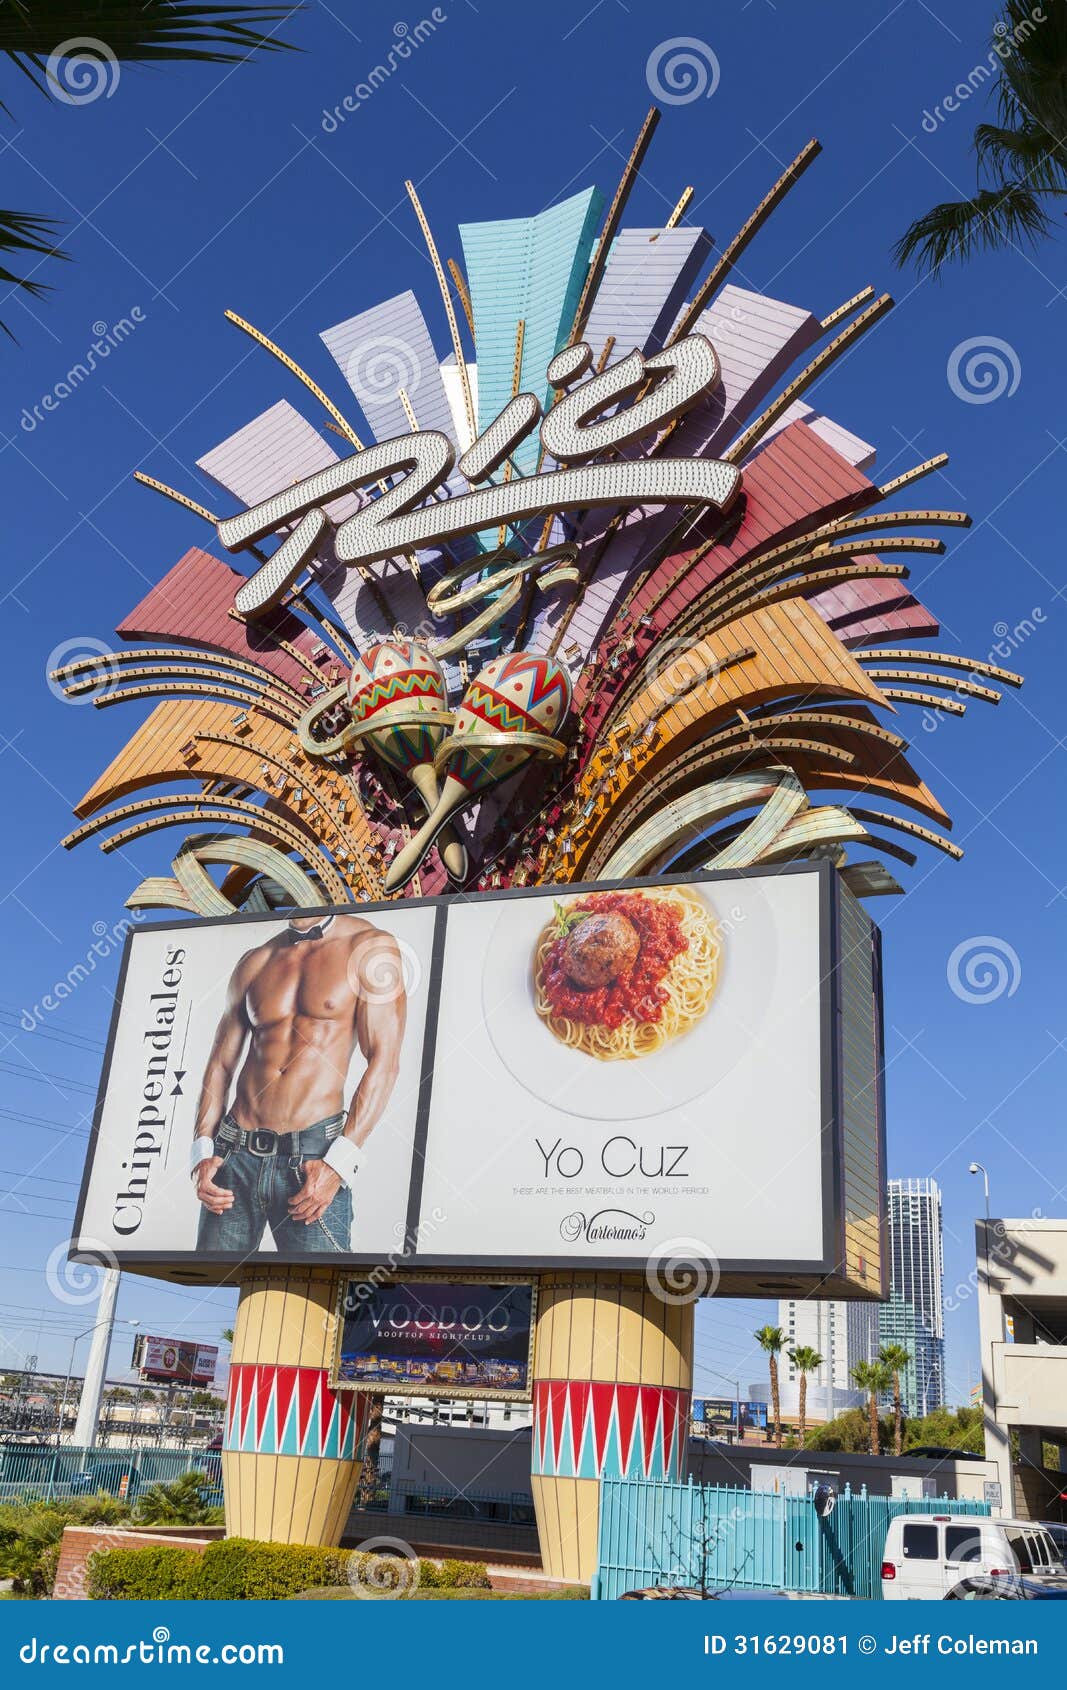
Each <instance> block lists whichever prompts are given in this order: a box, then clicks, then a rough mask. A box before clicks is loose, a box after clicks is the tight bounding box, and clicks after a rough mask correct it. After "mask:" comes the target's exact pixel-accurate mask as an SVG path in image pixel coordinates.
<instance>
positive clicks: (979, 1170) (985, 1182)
mask: <svg viewBox="0 0 1067 1690" xmlns="http://www.w3.org/2000/svg"><path fill="white" fill-rule="evenodd" d="M967 1172H968V1173H969V1174H981V1176H982V1186H983V1188H984V1190H985V1218H986V1220H988V1219H989V1175H988V1173H987V1172H986V1170H985V1168H984V1167H983V1166H982V1164H981V1162H972V1163H971V1165H970V1167H969V1168H968V1169H967Z"/></svg>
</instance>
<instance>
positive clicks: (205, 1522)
mask: <svg viewBox="0 0 1067 1690" xmlns="http://www.w3.org/2000/svg"><path fill="white" fill-rule="evenodd" d="M210 1490H211V1481H210V1480H209V1479H208V1477H207V1475H206V1474H205V1473H200V1472H196V1471H192V1472H189V1473H181V1474H179V1476H178V1478H176V1479H172V1480H171V1481H170V1483H169V1484H155V1485H149V1486H148V1487H147V1489H146V1490H143V1491H142V1492H141V1494H140V1496H139V1497H138V1498H137V1501H136V1503H135V1504H134V1510H133V1512H134V1517H135V1519H136V1520H137V1523H138V1524H139V1525H142V1526H214V1525H221V1524H222V1518H223V1511H222V1509H221V1508H220V1507H219V1505H218V1503H214V1502H207V1501H206V1500H205V1498H206V1497H207V1494H208V1492H209V1491H210Z"/></svg>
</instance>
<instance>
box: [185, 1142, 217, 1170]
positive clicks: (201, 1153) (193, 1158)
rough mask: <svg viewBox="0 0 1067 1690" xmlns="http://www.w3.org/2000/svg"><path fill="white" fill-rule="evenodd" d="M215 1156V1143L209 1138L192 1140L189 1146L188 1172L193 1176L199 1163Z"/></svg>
mask: <svg viewBox="0 0 1067 1690" xmlns="http://www.w3.org/2000/svg"><path fill="white" fill-rule="evenodd" d="M214 1154H215V1142H214V1140H213V1139H210V1138H203V1137H201V1138H194V1139H193V1142H192V1144H191V1145H190V1146H189V1172H190V1173H191V1174H195V1173H196V1170H197V1168H198V1167H199V1166H200V1164H201V1162H206V1161H207V1159H208V1157H209V1156H214Z"/></svg>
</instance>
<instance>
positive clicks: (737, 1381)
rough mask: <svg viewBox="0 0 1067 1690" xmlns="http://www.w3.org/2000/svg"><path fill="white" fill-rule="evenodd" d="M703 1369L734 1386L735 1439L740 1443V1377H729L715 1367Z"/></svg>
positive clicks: (715, 1377)
mask: <svg viewBox="0 0 1067 1690" xmlns="http://www.w3.org/2000/svg"><path fill="white" fill-rule="evenodd" d="M703 1371H704V1372H705V1373H710V1374H711V1375H712V1377H713V1378H714V1379H723V1380H725V1382H726V1384H727V1385H732V1386H733V1388H734V1407H735V1408H736V1410H737V1441H738V1443H740V1442H741V1381H740V1379H731V1378H730V1375H729V1374H728V1373H720V1372H719V1371H718V1369H717V1368H715V1367H705V1368H704V1369H703Z"/></svg>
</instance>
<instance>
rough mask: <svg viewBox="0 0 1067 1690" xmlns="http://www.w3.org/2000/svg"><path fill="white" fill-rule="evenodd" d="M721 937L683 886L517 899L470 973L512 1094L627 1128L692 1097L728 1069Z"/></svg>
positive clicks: (732, 1045)
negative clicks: (515, 1090)
mask: <svg viewBox="0 0 1067 1690" xmlns="http://www.w3.org/2000/svg"><path fill="white" fill-rule="evenodd" d="M730 974H731V971H730V970H729V969H728V968H727V967H726V965H725V933H724V931H723V928H722V924H721V922H720V921H719V919H718V918H717V916H716V914H715V911H714V909H713V908H712V905H711V904H710V903H709V902H708V900H707V899H706V898H705V897H704V896H703V895H702V893H701V891H700V890H699V889H698V888H696V887H693V886H650V887H629V888H619V889H618V890H616V889H614V888H611V889H605V890H604V891H599V890H596V891H590V892H583V893H578V894H575V895H573V896H566V897H561V898H555V899H552V900H549V899H546V898H528V899H518V900H516V901H515V902H513V903H509V904H508V905H506V906H505V907H504V909H503V910H502V912H501V915H500V918H499V920H498V921H497V923H496V925H495V927H494V929H493V932H492V935H491V938H490V942H489V944H488V946H487V950H486V956H485V960H484V963H483V965H482V1006H483V1012H484V1016H485V1024H486V1027H487V1029H488V1032H489V1036H490V1039H491V1041H492V1043H493V1046H494V1048H495V1050H496V1052H497V1055H498V1056H499V1057H500V1058H501V1060H502V1061H503V1063H504V1064H505V1066H506V1067H507V1069H508V1070H509V1071H510V1073H511V1074H512V1076H513V1077H514V1078H515V1079H517V1080H518V1081H519V1082H520V1083H521V1085H522V1086H523V1088H524V1090H526V1091H527V1092H528V1093H530V1094H532V1095H533V1096H534V1097H536V1098H538V1099H540V1100H541V1101H542V1102H544V1103H547V1104H550V1105H552V1106H553V1107H554V1108H556V1109H560V1110H562V1111H563V1112H564V1113H566V1114H570V1115H579V1116H583V1117H584V1118H586V1119H587V1120H603V1121H624V1120H639V1119H643V1118H646V1117H648V1116H652V1115H658V1114H662V1113H665V1112H666V1111H668V1110H671V1109H676V1108H678V1107H680V1106H681V1105H683V1104H686V1103H690V1102H692V1100H693V1099H694V1098H697V1097H700V1096H702V1095H703V1094H704V1093H705V1092H706V1091H708V1089H709V1088H710V1087H711V1086H712V1085H713V1084H714V1083H715V1081H716V1078H717V1077H718V1075H719V1074H721V1073H722V1072H724V1071H726V1070H727V1069H728V1068H730V1067H731V1066H732V1065H733V1062H734V1060H735V1058H736V1051H737V1040H736V1036H735V1035H736V1034H737V1033H739V1032H740V1026H739V1024H738V1011H739V1010H740V1011H743V1015H744V1022H745V1023H746V1024H748V1023H749V1022H750V1017H751V1016H752V1015H753V1014H754V1013H756V1007H755V1005H754V1003H753V1002H752V1001H751V999H752V992H751V991H749V990H743V991H742V994H741V996H742V998H743V999H744V1000H745V1001H744V1002H741V1001H737V1002H734V1001H733V999H734V998H735V997H736V994H735V993H733V992H732V991H726V992H725V997H726V998H727V999H729V1000H731V1003H730V1005H729V1006H728V1007H727V1008H726V1012H725V1014H722V1015H720V999H721V997H722V996H723V995H724V986H725V985H726V984H728V982H729V978H730Z"/></svg>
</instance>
